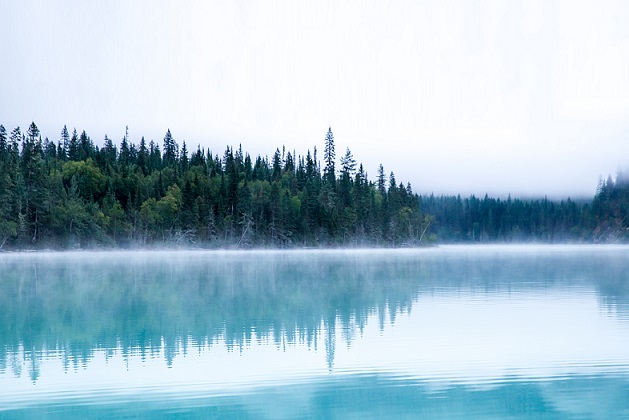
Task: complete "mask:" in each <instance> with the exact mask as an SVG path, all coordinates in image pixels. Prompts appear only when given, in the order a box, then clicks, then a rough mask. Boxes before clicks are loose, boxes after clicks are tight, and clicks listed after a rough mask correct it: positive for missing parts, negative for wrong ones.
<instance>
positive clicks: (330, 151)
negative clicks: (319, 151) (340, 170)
mask: <svg viewBox="0 0 629 420" xmlns="http://www.w3.org/2000/svg"><path fill="white" fill-rule="evenodd" d="M335 159H336V153H335V152H334V134H332V127H329V128H328V132H327V134H326V135H325V147H324V149H323V160H324V161H325V169H324V171H323V174H324V175H323V176H324V178H325V180H326V182H327V183H329V184H330V185H334V184H335V182H336V171H335V169H334V161H335Z"/></svg>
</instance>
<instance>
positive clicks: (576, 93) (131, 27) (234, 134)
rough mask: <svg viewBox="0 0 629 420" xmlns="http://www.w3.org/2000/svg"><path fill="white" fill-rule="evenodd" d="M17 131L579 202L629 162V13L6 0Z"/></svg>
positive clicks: (625, 5) (0, 67) (543, 6)
mask: <svg viewBox="0 0 629 420" xmlns="http://www.w3.org/2000/svg"><path fill="white" fill-rule="evenodd" d="M0 16H1V20H0V124H3V125H4V126H5V127H6V128H7V130H8V131H10V130H12V129H13V128H15V127H16V126H18V125H19V126H21V127H22V128H23V129H25V128H26V127H27V126H28V124H30V122H31V121H35V123H36V124H37V125H38V126H39V128H40V130H41V131H42V135H43V136H47V137H49V138H50V139H51V140H55V141H57V140H58V139H59V134H60V131H61V128H62V127H63V125H64V124H67V125H68V128H69V129H70V130H71V129H72V128H73V127H76V129H77V130H78V131H81V130H85V131H86V132H87V134H88V135H90V136H91V137H92V140H93V141H94V142H95V143H96V144H97V145H99V146H101V145H102V143H103V138H104V136H105V134H107V135H108V136H109V137H111V138H113V139H114V141H116V142H119V141H120V139H121V138H122V137H123V136H124V132H125V126H126V125H128V126H129V134H130V137H131V140H132V141H134V142H136V143H137V142H139V140H140V137H141V136H145V137H146V139H147V140H150V139H153V140H155V141H159V143H160V145H161V143H162V140H163V137H164V134H165V132H166V130H167V129H168V128H170V130H171V131H172V133H173V136H174V137H175V139H176V140H177V141H178V143H179V144H181V142H182V141H183V140H185V141H186V143H187V145H188V148H189V149H195V148H196V146H197V145H198V144H201V146H203V147H209V148H211V150H212V151H213V152H214V153H215V154H216V153H218V154H219V155H222V153H223V152H224V150H225V147H226V145H228V144H229V145H234V146H238V144H240V143H241V144H242V146H243V149H244V150H246V151H249V152H251V153H252V154H254V155H257V154H262V155H267V154H268V155H272V153H273V151H274V150H275V148H276V147H280V148H281V146H282V145H285V146H286V148H287V150H293V149H294V150H295V151H296V152H297V153H298V154H305V153H306V151H307V150H308V149H309V148H310V149H311V150H312V148H313V146H317V148H318V150H319V157H320V158H322V154H323V140H324V138H325V134H326V131H327V129H328V126H331V127H332V130H333V132H334V136H335V140H336V149H337V157H340V155H341V154H343V153H344V151H345V148H346V147H349V148H350V149H351V150H352V152H353V154H354V157H355V158H356V159H357V160H358V161H360V162H363V163H364V165H365V169H366V170H367V172H368V173H369V176H370V178H371V179H374V178H375V176H376V170H377V167H378V164H379V163H382V164H383V165H384V168H385V171H386V172H387V174H388V173H389V172H390V171H394V172H395V175H396V179H397V180H398V182H399V181H404V182H406V181H410V182H411V183H412V185H413V189H414V191H415V192H419V193H426V192H434V193H436V194H441V193H447V194H450V193H461V194H465V195H467V194H470V193H475V194H477V195H484V194H485V193H486V192H488V193H490V194H501V195H504V194H507V193H511V194H512V195H517V196H522V195H545V194H547V195H549V196H558V197H564V196H569V195H570V196H572V197H575V196H579V195H590V194H593V193H594V190H595V188H596V183H597V181H598V177H599V175H602V176H603V177H606V176H607V175H608V174H610V173H611V174H615V173H616V172H617V171H618V169H619V168H621V167H627V165H629V25H628V24H627V22H628V21H629V2H627V1H605V2H601V1H592V2H582V1H572V0H570V1H565V2H564V1H557V2H551V1H532V0H531V1H529V0H527V1H523V2H517V1H505V2H485V1H434V2H431V1H419V0H416V1H408V2H406V1H395V2H384V1H373V2H368V1H363V2H351V1H320V0H317V1H307V2H302V1H287V2H270V1H252V2H248V1H231V2H229V1H220V2H219V1H216V2H210V1H199V2H193V1H186V2H175V1H173V2H161V1H119V2H118V1H87V2H86V1H28V0H16V1H14V0H3V1H2V3H0Z"/></svg>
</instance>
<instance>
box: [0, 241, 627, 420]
mask: <svg viewBox="0 0 629 420" xmlns="http://www.w3.org/2000/svg"><path fill="white" fill-rule="evenodd" d="M627 251H629V248H627V247H625V246H507V247H505V246H447V247H439V248H429V249H405V250H393V249H390V250H352V251H342V250H317V251H311V250H303V251H247V252H240V251H211V252H206V251H180V252H169V251H155V252H77V253H37V254H31V253H26V254H19V253H16V254H3V255H0V272H2V277H1V279H0V282H1V284H0V286H1V287H0V308H2V309H0V410H1V411H0V416H1V415H9V416H10V417H32V416H41V415H52V416H53V417H55V416H59V417H68V416H70V417H72V416H74V417H77V418H79V417H83V416H107V417H112V416H113V417H128V416H136V417H151V416H154V415H168V414H173V413H180V414H181V413H183V414H184V415H188V416H192V417H207V416H218V415H228V416H238V417H245V418H247V417H251V418H296V417H347V416H358V415H362V416H367V417H369V416H371V417H383V416H394V417H404V416H412V415H418V414H420V415H425V416H430V417H442V418H453V417H454V418H456V417H469V416H470V415H475V416H481V417H492V416H493V417H504V416H512V417H520V418H538V417H539V416H546V417H550V418H563V417H575V416H576V417H579V416H581V417H587V418H597V417H598V418H606V417H609V416H610V415H612V413H613V414H614V415H615V416H618V414H620V415H621V416H622V415H623V414H629V411H628V410H629V403H627V401H629V376H628V373H629V355H628V354H627V352H626V348H627V345H628V344H629V274H628V273H629V253H628V252H627Z"/></svg>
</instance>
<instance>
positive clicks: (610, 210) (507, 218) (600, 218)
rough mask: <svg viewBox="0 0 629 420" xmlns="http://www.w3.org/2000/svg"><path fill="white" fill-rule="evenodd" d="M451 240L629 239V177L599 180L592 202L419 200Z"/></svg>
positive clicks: (438, 231)
mask: <svg viewBox="0 0 629 420" xmlns="http://www.w3.org/2000/svg"><path fill="white" fill-rule="evenodd" d="M420 201H421V207H422V210H423V211H425V212H426V213H428V214H431V215H433V216H434V218H435V223H434V224H433V226H432V230H433V231H434V232H435V233H436V235H437V236H438V238H439V240H441V241H446V242H495V241H501V242H529V241H535V242H618V241H627V240H629V179H627V178H626V177H625V176H624V175H623V174H622V173H621V174H619V175H618V177H617V179H616V182H614V180H613V179H612V178H611V177H609V178H608V179H607V181H600V182H599V185H598V188H597V193H596V195H595V196H594V198H593V199H592V200H582V201H573V200H571V199H569V198H568V199H567V200H561V201H552V200H549V199H547V198H544V199H538V200H520V199H512V198H511V197H510V196H509V197H508V198H507V199H506V200H501V199H499V198H491V197H489V196H487V195H485V197H484V198H482V199H480V198H477V197H475V196H473V195H472V196H471V197H469V198H464V199H462V198H461V197H460V196H456V197H454V196H440V197H435V196H433V195H431V196H427V197H420Z"/></svg>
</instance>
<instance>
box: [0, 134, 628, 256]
mask: <svg viewBox="0 0 629 420" xmlns="http://www.w3.org/2000/svg"><path fill="white" fill-rule="evenodd" d="M163 147H164V148H163V155H162V152H161V151H160V147H159V145H158V144H156V143H155V142H154V141H150V142H148V145H147V142H146V141H145V140H144V138H142V139H141V140H140V143H139V146H136V145H135V144H134V143H133V142H132V141H131V139H129V136H128V131H126V133H125V136H124V138H123V139H122V142H121V144H120V147H119V148H118V147H117V146H116V145H115V144H114V143H113V142H112V141H111V139H109V137H107V136H105V138H104V142H103V147H102V148H99V147H97V146H95V145H94V143H93V142H92V140H91V139H90V137H89V136H88V135H87V134H86V133H85V132H84V131H83V132H82V133H81V135H80V136H79V135H78V134H77V131H76V129H75V130H73V132H72V135H70V134H69V133H68V130H67V128H66V126H64V127H63V129H62V131H61V137H60V140H59V142H58V145H57V146H56V147H55V146H54V144H52V143H51V142H49V141H48V139H46V140H45V141H44V142H42V140H41V136H40V133H39V129H38V128H37V126H36V125H35V124H34V123H32V124H31V125H30V126H29V128H28V130H27V132H26V134H25V135H23V134H22V132H21V130H20V128H19V127H17V128H15V129H14V130H13V131H12V132H11V133H10V135H7V131H6V129H4V127H3V126H1V125H0V248H4V249H7V248H39V247H86V246H113V247H116V246H135V245H140V246H151V245H171V246H172V245H182V246H191V245H193V246H203V247H231V246H239V247H250V246H273V247H277V246H341V245H343V246H371V245H377V246H405V245H411V246H412V245H418V244H424V243H429V242H435V241H436V240H437V238H438V239H439V240H441V241H448V242H459V241H462V242H478V241H485V242H486V241H523V240H535V241H547V242H554V241H565V240H571V241H579V240H583V241H586V240H587V241H589V240H596V241H599V240H626V239H627V238H628V236H629V234H628V231H629V229H628V228H627V226H628V224H629V193H628V191H629V188H628V187H627V185H628V184H629V183H628V182H627V181H626V180H625V178H624V177H622V176H619V178H618V179H617V180H616V182H614V181H613V180H611V178H610V179H609V180H608V181H607V182H602V181H601V183H600V185H599V189H598V192H597V195H596V197H595V198H594V200H593V201H592V202H591V203H586V202H582V203H577V202H574V201H571V200H566V201H561V202H554V201H551V200H547V199H544V200H528V201H522V200H517V199H516V200H512V199H511V198H509V199H508V200H500V199H494V198H490V197H487V196H485V197H484V198H483V199H478V198H476V197H474V196H471V197H469V198H466V199H462V198H461V197H434V196H429V197H420V196H418V195H417V194H415V193H413V191H412V188H411V186H410V184H406V186H405V185H404V184H403V183H399V184H398V183H397V181H396V179H395V175H394V174H393V172H390V175H389V177H388V179H387V177H386V176H385V172H384V168H383V166H382V165H380V167H379V169H378V175H377V179H376V182H372V181H369V180H368V179H367V176H366V174H365V171H364V169H363V166H362V165H361V164H357V162H356V161H355V160H354V157H353V155H352V153H351V152H350V150H349V148H347V149H346V152H345V154H344V156H343V157H342V158H341V160H340V172H339V173H338V174H337V173H336V170H335V145H334V136H333V134H332V130H331V129H329V130H328V132H327V134H326V137H325V143H324V163H325V165H324V168H323V170H322V169H321V167H320V166H319V163H318V160H317V149H316V147H315V148H314V153H313V154H311V153H310V150H308V151H307V153H306V155H305V156H300V155H297V154H296V153H295V152H294V151H293V152H286V149H285V148H282V149H280V148H276V150H275V153H274V154H273V155H272V157H271V159H269V158H268V157H261V156H257V157H256V158H255V159H252V157H251V156H250V155H249V154H248V153H246V152H243V150H242V148H241V147H239V148H238V149H234V148H232V147H229V146H228V147H227V148H226V150H225V152H224V154H223V157H222V158H219V156H218V155H214V156H213V155H212V152H211V151H209V150H207V151H206V150H204V149H202V148H201V147H200V146H199V147H198V148H197V149H196V152H194V153H192V154H191V155H190V156H189V152H188V148H187V146H186V144H185V143H182V147H181V149H179V146H178V144H177V142H176V141H175V140H174V138H173V136H172V134H171V132H170V130H168V131H167V133H166V135H165V137H164V142H163ZM357 167H358V169H356V168H357ZM337 175H338V177H337Z"/></svg>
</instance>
